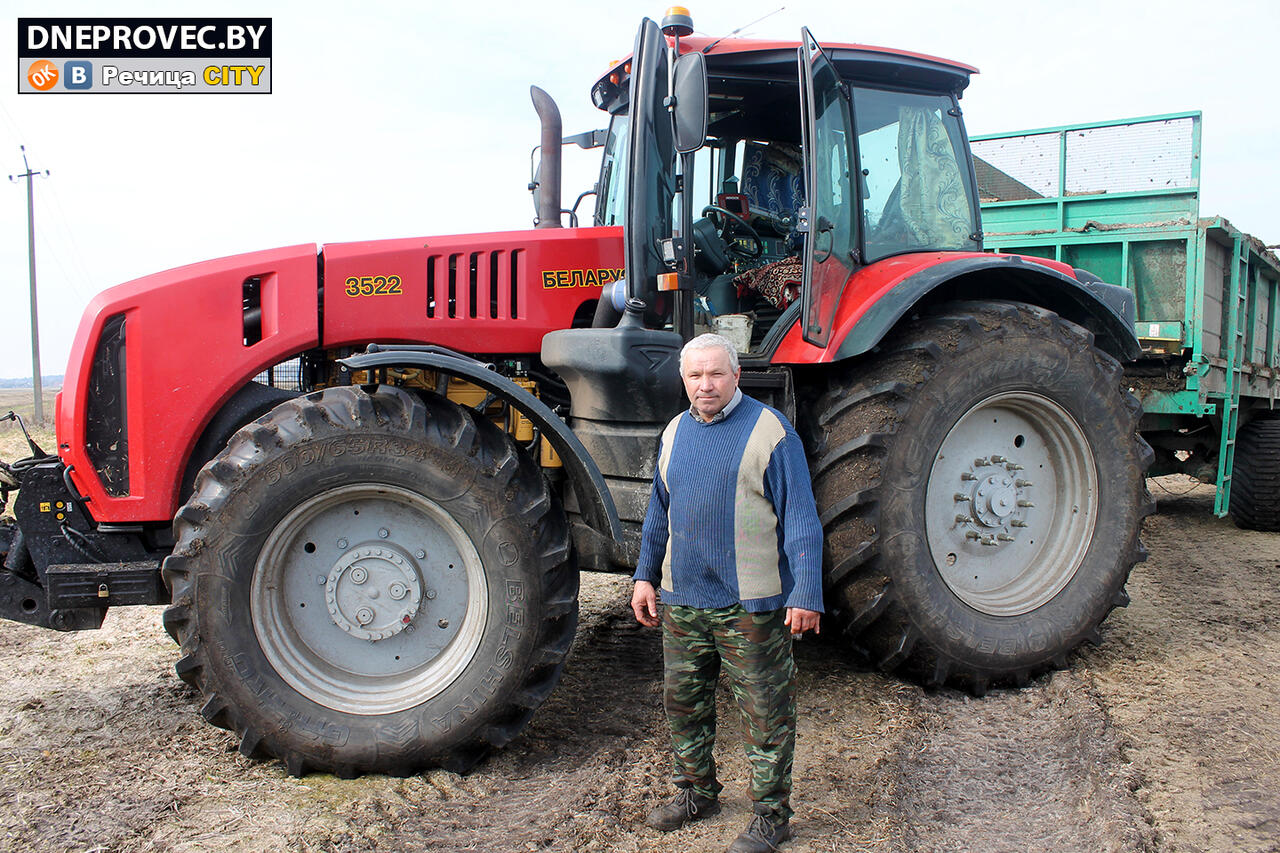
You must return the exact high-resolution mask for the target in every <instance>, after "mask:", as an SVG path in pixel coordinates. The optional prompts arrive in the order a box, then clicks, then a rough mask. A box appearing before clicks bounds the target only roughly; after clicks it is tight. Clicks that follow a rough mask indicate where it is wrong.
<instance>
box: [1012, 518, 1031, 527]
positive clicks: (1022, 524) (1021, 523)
mask: <svg viewBox="0 0 1280 853" xmlns="http://www.w3.org/2000/svg"><path fill="white" fill-rule="evenodd" d="M1009 524H1010V525H1011V526H1013V527H1026V526H1027V523H1026V522H1025V521H1018V519H1016V518H1015V519H1014V520H1013V521H1011V522H1009Z"/></svg>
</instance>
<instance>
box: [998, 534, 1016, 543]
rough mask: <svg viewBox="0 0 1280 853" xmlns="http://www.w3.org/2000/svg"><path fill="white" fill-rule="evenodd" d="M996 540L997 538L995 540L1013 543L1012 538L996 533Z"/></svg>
mask: <svg viewBox="0 0 1280 853" xmlns="http://www.w3.org/2000/svg"><path fill="white" fill-rule="evenodd" d="M996 538H997V539H999V540H1000V541H1001V542H1012V541H1014V540H1013V537H1012V536H1010V535H1009V534H1008V533H997V534H996Z"/></svg>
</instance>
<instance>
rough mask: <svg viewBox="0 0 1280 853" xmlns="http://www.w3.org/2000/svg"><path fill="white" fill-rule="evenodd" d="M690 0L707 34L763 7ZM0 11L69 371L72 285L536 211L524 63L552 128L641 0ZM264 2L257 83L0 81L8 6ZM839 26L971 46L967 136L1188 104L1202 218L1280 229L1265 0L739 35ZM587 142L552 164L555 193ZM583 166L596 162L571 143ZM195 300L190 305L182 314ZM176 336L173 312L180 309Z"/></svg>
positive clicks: (887, 14) (1102, 7)
mask: <svg viewBox="0 0 1280 853" xmlns="http://www.w3.org/2000/svg"><path fill="white" fill-rule="evenodd" d="M778 6H779V4H778V3H775V2H772V0H763V2H755V0H750V2H735V3H723V2H714V3H712V2H703V3H692V4H690V10H691V12H692V14H693V18H694V24H695V27H696V28H697V30H698V32H699V33H700V34H707V35H712V36H720V35H726V34H727V33H729V32H730V31H731V30H733V29H735V28H737V27H740V26H743V25H745V24H748V23H750V22H751V21H752V20H754V19H756V18H759V17H761V16H764V15H767V14H768V13H769V12H771V11H773V10H775V9H777V8H778ZM3 8H5V9H7V10H8V14H7V15H4V16H3V18H4V19H7V23H3V24H2V26H3V27H7V28H8V29H7V34H6V33H3V32H2V31H0V47H2V49H3V52H2V53H0V68H7V69H9V71H7V72H4V73H7V74H9V75H11V76H9V77H8V78H7V82H3V83H0V92H4V93H5V94H3V95H0V175H8V174H11V173H18V172H21V171H22V158H21V154H20V152H19V150H18V146H19V145H21V144H25V145H26V146H27V153H28V156H29V158H30V161H31V165H32V167H33V168H36V169H40V170H44V169H49V170H50V172H51V173H52V174H51V176H50V177H48V178H40V179H39V180H37V182H36V232H37V263H38V273H39V288H40V290H39V309H40V337H41V359H42V369H43V372H44V373H47V374H48V373H54V374H56V373H62V372H63V370H64V368H65V365H66V361H67V356H68V354H69V352H70V347H71V341H72V338H73V337H74V334H75V329H76V324H77V323H78V321H79V317H80V314H81V312H82V311H83V309H84V306H85V305H86V303H87V302H88V300H89V298H90V297H91V296H92V295H93V294H94V293H96V292H98V291H100V290H102V289H104V288H106V287H109V286H111V285H113V284H118V283H120V282H124V281H128V280H130V279H133V278H137V277H139V276H142V275H145V274H147V273H151V272H156V271H159V270H162V269H166V268H169V267H174V266H179V265H181V264H185V263H190V262H193V261H198V260H204V259H208V258H214V257H219V256H223V255H229V254H234V253H238V252H245V251H250V250H254V249H262V248H270V247H273V246H284V245H290V244H294V243H310V242H315V243H324V242H341V241H348V240H366V239H377V238H384V237H386V238H390V237H407V236H427V235H432V234H448V233H460V232H475V231H492V230H507V229H518V228H525V227H529V225H530V221H531V218H532V214H533V206H532V202H531V200H530V197H529V194H528V193H527V191H526V190H525V185H526V183H527V182H528V175H529V152H530V149H531V148H532V146H533V145H534V144H536V142H537V137H538V123H537V117H536V114H535V113H534V111H533V108H532V106H531V105H530V101H529V85H530V84H537V85H539V86H541V87H542V88H544V89H546V90H547V91H548V92H550V93H551V95H552V96H553V97H554V98H555V99H556V100H557V102H558V103H559V105H560V110H561V113H562V115H563V116H564V124H565V132H566V133H574V132H578V131H581V130H588V129H591V128H593V127H599V126H603V124H604V121H603V114H602V113H600V112H598V111H596V110H595V109H594V108H593V107H592V106H591V103H590V98H589V92H590V87H591V84H592V83H593V82H594V81H595V79H596V78H597V77H598V76H599V75H600V73H602V72H603V71H604V70H605V69H606V67H607V66H608V64H609V63H610V62H611V61H612V60H615V59H618V58H621V57H622V56H624V55H625V54H627V53H628V52H629V51H630V49H631V44H632V39H633V37H634V34H635V30H636V26H637V24H638V23H639V21H640V18H641V17H642V16H644V15H648V16H650V17H654V18H661V16H662V13H663V10H664V8H665V7H664V6H663V5H661V4H658V3H654V4H650V3H639V2H633V0H612V2H607V3H606V2H600V0H590V2H585V1H584V0H563V2H560V3H546V2H528V0H525V1H524V2H509V1H508V0H499V2H484V1H483V0H482V2H470V3H467V2H464V3H448V4H437V3H430V2H428V3H422V2H412V3H386V2H377V0H368V2H364V3H360V4H349V5H348V4H343V5H338V4H320V3H314V2H311V3H303V2H279V3H271V2H255V3H244V2H227V0H220V2H218V3H199V4H198V3H174V2H169V3H139V2H129V0H117V2H114V3H109V4H105V5H104V4H103V3H101V2H93V3H89V2H85V3H76V2H50V0H43V1H42V2H39V3H36V2H17V3H15V2H12V0H6V2H5V3H4V4H3ZM92 15H111V16H121V17H123V16H135V17H147V16H162V15H188V16H205V15H217V16H223V17H230V16H237V15H240V16H270V17H272V19H273V39H274V50H273V60H272V72H273V87H274V92H273V93H272V94H270V95H259V96H254V95H58V96H48V95H21V96H19V95H16V94H14V92H15V91H16V89H17V81H16V74H17V60H16V52H15V47H16V41H17V39H16V31H17V18H19V17H26V16H32V17H34V16H58V17H64V16H66V17H75V16H92ZM802 25H807V26H809V27H810V29H812V30H813V32H814V34H815V35H816V36H817V37H818V39H819V40H822V39H827V40H830V41H855V42H861V43H864V44H876V45H885V46H891V47H897V48H902V49H907V50H914V51H919V52H923V53H930V54H935V55H939V56H944V57H947V58H950V59H956V60H960V61H963V62H966V63H969V64H970V65H975V66H977V67H978V68H979V69H980V71H981V73H980V74H979V75H977V76H976V77H975V78H974V79H973V82H972V83H971V85H970V86H969V89H968V91H967V92H966V94H965V97H964V100H963V102H962V104H963V106H964V109H965V120H966V122H967V124H968V128H969V132H970V133H972V134H980V133H989V132H995V131H1004V130H1019V129H1027V128H1037V127H1046V126H1051V125H1059V124H1067V123H1072V122H1082V121H1092V120H1101V119H1112V118H1125V117H1133V116H1142V115H1153V114H1160V113H1167V112H1175V111H1181V110H1192V109H1198V110H1202V111H1203V113H1204V125H1203V128H1204V133H1203V165H1202V174H1201V181H1202V197H1201V214H1202V215H1210V214H1220V215H1223V216H1226V217H1228V218H1229V219H1230V220H1231V221H1232V222H1233V223H1234V224H1235V225H1236V226H1237V227H1239V228H1242V229H1244V230H1246V231H1249V232H1250V233H1253V234H1255V235H1256V236H1258V237H1261V238H1262V239H1263V240H1265V241H1266V242H1267V243H1280V204H1278V203H1277V201H1276V198H1275V196H1276V194H1277V192H1278V191H1280V154H1277V151H1278V150H1280V148H1278V145H1277V140H1278V139H1280V110H1278V109H1277V107H1276V103H1275V99H1274V95H1275V84H1276V83H1277V80H1280V71H1278V70H1277V68H1278V67H1280V66H1277V50H1276V42H1275V40H1276V37H1277V33H1278V32H1280V4H1276V3H1274V2H1263V0H1259V2H1249V0H1220V2H1217V3H1214V4H1211V5H1210V4H1205V3H1203V2H1182V0H1165V2H1158V3H1152V2H1149V0H1146V2H1131V0H1109V2H1089V0H1077V2H1071V3H1064V2H1060V0H1059V2H1041V0H1017V2H1004V1H1003V0H1001V2H978V3H957V2H955V0H914V2H912V0H905V1H904V2H898V3H841V4H836V3H831V2H829V0H799V2H787V3H786V6H785V9H783V11H781V12H778V13H776V14H773V15H771V16H769V17H767V18H766V19H765V20H764V21H762V22H760V23H759V24H756V25H755V26H752V27H749V28H748V29H747V30H746V31H744V32H743V33H742V34H741V35H744V36H754V37H772V38H786V39H796V38H798V35H799V31H800V27H801V26H802ZM597 154H598V152H592V153H591V154H586V153H583V154H582V155H581V156H580V157H579V158H578V162H577V163H576V166H575V164H573V163H569V164H566V171H567V177H566V182H565V184H566V186H565V197H566V202H569V201H571V200H572V199H573V198H574V197H575V196H576V194H577V193H578V192H580V191H581V190H584V189H587V188H588V186H589V184H590V182H591V181H592V180H593V170H594V169H593V167H594V161H595V157H596V156H597ZM588 163H589V165H588ZM0 223H2V225H0V276H2V278H0V317H3V319H4V324H3V332H2V334H0V377H13V376H29V375H30V374H31V349H30V337H29V322H28V301H27V283H28V276H27V251H26V247H27V237H26V193H25V190H24V186H23V185H22V184H11V183H8V182H6V186H5V187H4V194H0ZM193 319H196V320H198V318H193ZM175 334H180V330H178V329H175Z"/></svg>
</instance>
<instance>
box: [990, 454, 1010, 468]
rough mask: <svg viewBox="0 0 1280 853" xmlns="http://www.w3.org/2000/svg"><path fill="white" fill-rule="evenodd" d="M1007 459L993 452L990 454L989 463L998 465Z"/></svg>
mask: <svg viewBox="0 0 1280 853" xmlns="http://www.w3.org/2000/svg"><path fill="white" fill-rule="evenodd" d="M1007 461H1008V460H1007V459H1005V458H1004V457H1003V456H997V455H995V454H994V453H993V454H991V464H992V465H999V464H1000V463H1001V462H1007Z"/></svg>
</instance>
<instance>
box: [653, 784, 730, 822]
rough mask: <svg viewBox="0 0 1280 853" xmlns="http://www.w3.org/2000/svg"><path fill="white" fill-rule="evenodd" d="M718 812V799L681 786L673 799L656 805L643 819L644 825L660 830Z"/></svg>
mask: <svg viewBox="0 0 1280 853" xmlns="http://www.w3.org/2000/svg"><path fill="white" fill-rule="evenodd" d="M718 814H720V801H719V800H717V799H716V798H715V797H704V796H702V795H701V794H695V793H694V792H693V789H692V788H681V789H679V790H678V791H677V792H676V796H675V799H674V800H672V801H671V802H669V803H666V804H664V805H661V806H658V807H657V808H656V809H654V810H653V811H651V812H649V816H648V817H646V818H645V819H644V822H645V825H646V826H650V827H652V828H654V829H657V830H661V831H662V832H670V831H671V830H673V829H679V828H680V827H682V826H684V825H685V824H686V823H692V822H693V821H695V820H702V819H703V818H706V817H711V816H712V815H718Z"/></svg>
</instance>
